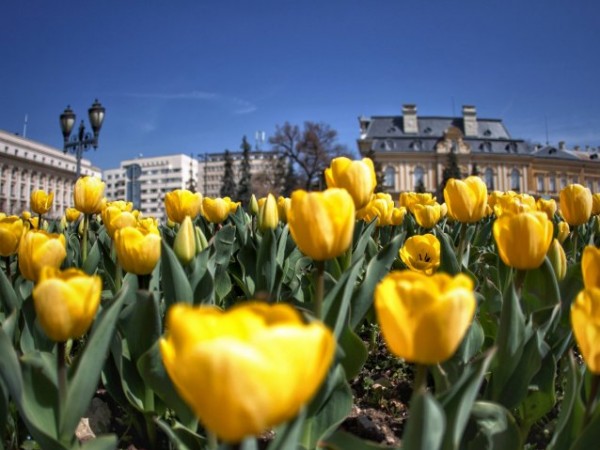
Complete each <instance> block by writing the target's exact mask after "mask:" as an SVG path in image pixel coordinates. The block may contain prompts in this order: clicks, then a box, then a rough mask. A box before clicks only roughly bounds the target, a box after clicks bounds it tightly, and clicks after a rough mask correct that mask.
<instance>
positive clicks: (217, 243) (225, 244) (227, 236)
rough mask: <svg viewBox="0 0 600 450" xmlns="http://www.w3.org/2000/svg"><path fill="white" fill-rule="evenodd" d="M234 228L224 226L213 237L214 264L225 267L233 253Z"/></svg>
mask: <svg viewBox="0 0 600 450" xmlns="http://www.w3.org/2000/svg"><path fill="white" fill-rule="evenodd" d="M234 244H235V227H234V226H233V225H231V224H227V225H225V226H224V227H223V228H221V229H220V230H219V231H217V233H216V234H215V236H214V242H213V245H214V247H215V263H216V264H217V265H219V266H225V267H227V266H228V265H229V261H230V260H231V257H232V255H233V253H234V251H235V245H234Z"/></svg>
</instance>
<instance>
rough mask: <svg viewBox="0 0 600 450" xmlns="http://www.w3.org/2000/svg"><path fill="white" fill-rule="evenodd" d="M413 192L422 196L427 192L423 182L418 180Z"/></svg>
mask: <svg viewBox="0 0 600 450" xmlns="http://www.w3.org/2000/svg"><path fill="white" fill-rule="evenodd" d="M415 192H416V193H418V194H424V193H425V192H427V190H426V189H425V183H423V180H419V182H418V183H417V185H416V186H415Z"/></svg>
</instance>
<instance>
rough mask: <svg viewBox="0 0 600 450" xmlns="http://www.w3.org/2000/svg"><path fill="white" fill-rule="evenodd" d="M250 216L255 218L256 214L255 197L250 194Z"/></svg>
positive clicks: (256, 202)
mask: <svg viewBox="0 0 600 450" xmlns="http://www.w3.org/2000/svg"><path fill="white" fill-rule="evenodd" d="M250 214H252V215H253V216H256V215H257V214H258V201H257V200H256V195H254V194H252V196H251V197H250Z"/></svg>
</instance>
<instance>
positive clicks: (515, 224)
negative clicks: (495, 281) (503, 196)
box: [493, 211, 554, 270]
mask: <svg viewBox="0 0 600 450" xmlns="http://www.w3.org/2000/svg"><path fill="white" fill-rule="evenodd" d="M493 231H494V239H495V240H496V246H497V248H498V253H499V255H500V258H501V259H502V261H503V262H504V264H506V265H507V266H510V267H515V268H517V269H524V270H525V269H536V268H538V267H539V266H540V265H541V264H542V262H543V261H544V258H545V256H546V253H548V249H549V248H550V244H551V243H552V236H553V232H554V225H553V224H552V221H551V220H549V219H548V216H547V215H546V214H545V213H542V212H539V211H534V212H524V213H519V214H504V215H502V216H501V217H499V218H498V219H496V221H495V222H494V227H493Z"/></svg>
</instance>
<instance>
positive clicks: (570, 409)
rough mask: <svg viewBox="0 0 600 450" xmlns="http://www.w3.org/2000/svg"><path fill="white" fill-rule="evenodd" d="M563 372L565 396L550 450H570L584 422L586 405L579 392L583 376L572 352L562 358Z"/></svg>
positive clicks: (549, 446)
mask: <svg viewBox="0 0 600 450" xmlns="http://www.w3.org/2000/svg"><path fill="white" fill-rule="evenodd" d="M561 373H563V376H564V377H565V379H566V384H565V389H564V398H563V400H562V402H561V404H560V412H559V414H558V419H557V420H556V426H555V428H554V434H553V436H552V440H551V441H550V444H549V445H548V449H549V450H568V449H569V448H570V447H571V444H572V443H573V442H574V440H575V439H576V437H577V436H578V434H579V432H580V430H581V424H582V422H583V414H584V405H583V401H582V400H581V396H580V394H579V392H580V388H581V384H582V376H581V373H580V371H579V367H578V364H577V362H576V361H575V358H574V357H573V354H572V353H571V352H569V353H567V354H566V356H565V357H563V359H562V360H561Z"/></svg>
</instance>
